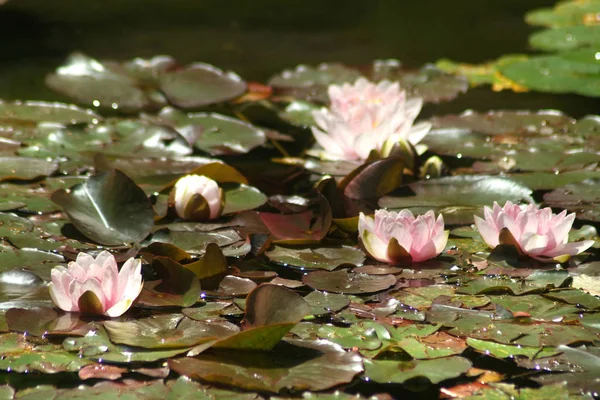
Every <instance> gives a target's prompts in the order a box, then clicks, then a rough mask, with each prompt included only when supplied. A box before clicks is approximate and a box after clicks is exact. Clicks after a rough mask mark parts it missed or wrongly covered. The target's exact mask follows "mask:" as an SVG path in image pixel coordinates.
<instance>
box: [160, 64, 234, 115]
mask: <svg viewBox="0 0 600 400" xmlns="http://www.w3.org/2000/svg"><path fill="white" fill-rule="evenodd" d="M158 84H159V86H160V89H161V90H162V91H163V92H164V94H165V96H167V98H168V99H169V102H170V103H172V104H174V105H175V106H177V107H182V108H199V107H202V106H206V105H209V104H214V103H221V102H223V101H227V100H231V99H233V98H235V97H238V96H241V95H242V94H244V93H245V92H246V83H245V82H244V81H243V80H242V78H240V77H239V76H238V75H237V74H235V73H233V72H223V71H222V70H220V69H218V68H216V67H214V66H212V65H210V64H204V63H194V64H190V65H188V66H187V67H185V68H183V69H177V70H174V71H170V72H168V73H162V74H160V75H159V76H158Z"/></svg>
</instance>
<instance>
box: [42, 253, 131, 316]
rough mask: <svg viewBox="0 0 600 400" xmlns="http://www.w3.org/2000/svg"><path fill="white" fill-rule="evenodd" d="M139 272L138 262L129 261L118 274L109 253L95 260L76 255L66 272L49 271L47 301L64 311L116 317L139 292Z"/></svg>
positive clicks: (101, 254) (62, 270) (129, 305)
mask: <svg viewBox="0 0 600 400" xmlns="http://www.w3.org/2000/svg"><path fill="white" fill-rule="evenodd" d="M141 271H142V262H141V261H140V260H139V259H138V260H136V259H134V258H130V259H129V260H127V261H126V262H125V264H123V267H122V268H121V271H119V270H118V268H117V261H116V260H115V257H114V256H113V255H112V254H110V253H109V252H108V251H102V252H101V253H100V254H98V256H97V257H96V258H94V257H92V256H90V255H89V254H85V253H79V254H78V255H77V260H76V261H71V262H70V263H69V265H68V268H65V267H63V266H56V267H54V268H53V269H52V272H51V275H52V282H51V283H50V286H49V289H50V297H51V298H52V301H53V302H54V304H56V306H57V307H58V308H60V309H61V310H64V311H69V312H80V313H83V314H93V315H105V316H107V317H118V316H120V315H122V314H123V313H124V312H125V311H127V310H128V309H129V307H131V305H132V304H133V302H134V301H135V299H136V298H137V297H138V296H139V294H140V292H141V291H142V286H143V282H142V272H141Z"/></svg>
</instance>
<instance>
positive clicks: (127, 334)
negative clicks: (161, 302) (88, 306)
mask: <svg viewBox="0 0 600 400" xmlns="http://www.w3.org/2000/svg"><path fill="white" fill-rule="evenodd" d="M103 324H104V327H105V328H106V331H107V333H108V337H109V338H110V340H111V342H113V343H117V344H124V345H128V346H137V347H143V348H146V349H172V348H178V347H192V346H196V345H199V344H201V343H205V342H209V341H212V340H215V339H216V338H222V337H225V336H229V335H232V334H234V333H236V332H237V331H238V328H237V326H235V325H233V324H231V323H229V322H223V321H221V322H200V321H194V320H192V319H189V318H186V317H184V316H183V315H181V314H166V315H155V316H153V317H150V318H144V319H138V320H133V321H127V322H119V321H104V322H103Z"/></svg>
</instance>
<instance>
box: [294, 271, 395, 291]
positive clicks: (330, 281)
mask: <svg viewBox="0 0 600 400" xmlns="http://www.w3.org/2000/svg"><path fill="white" fill-rule="evenodd" d="M302 282H304V283H305V284H306V285H308V286H310V287H312V288H313V289H317V290H325V291H328V292H334V293H342V294H362V293H373V292H378V291H380V290H384V289H387V288H389V287H390V286H392V285H394V284H395V283H396V277H394V275H367V274H361V273H355V272H346V271H343V270H342V271H334V272H327V271H315V272H311V273H309V274H307V275H304V276H303V277H302Z"/></svg>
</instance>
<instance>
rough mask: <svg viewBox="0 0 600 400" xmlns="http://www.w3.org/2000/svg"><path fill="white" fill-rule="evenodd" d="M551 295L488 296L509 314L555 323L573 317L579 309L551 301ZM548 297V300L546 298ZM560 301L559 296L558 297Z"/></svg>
mask: <svg viewBox="0 0 600 400" xmlns="http://www.w3.org/2000/svg"><path fill="white" fill-rule="evenodd" d="M573 291H575V290H573ZM553 293H561V292H550V293H544V294H543V295H542V296H539V295H535V294H532V295H523V296H518V297H517V296H509V295H502V296H489V297H490V300H491V301H492V303H494V304H498V305H500V306H502V307H504V308H506V309H507V310H509V311H510V312H512V313H513V314H514V313H526V314H528V315H530V316H531V317H532V318H535V319H536V320H545V321H556V320H562V319H563V318H565V317H573V316H574V315H575V313H577V312H579V311H580V309H579V308H577V307H576V306H574V305H570V304H565V303H563V302H557V301H552V300H551V299H552V298H553V297H552V294H553ZM546 295H549V296H548V297H549V298H546ZM558 299H560V296H559V297H558Z"/></svg>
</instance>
